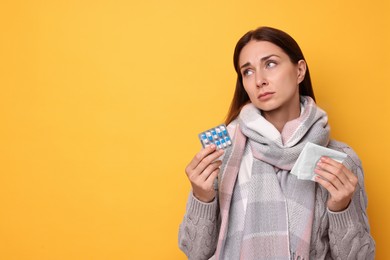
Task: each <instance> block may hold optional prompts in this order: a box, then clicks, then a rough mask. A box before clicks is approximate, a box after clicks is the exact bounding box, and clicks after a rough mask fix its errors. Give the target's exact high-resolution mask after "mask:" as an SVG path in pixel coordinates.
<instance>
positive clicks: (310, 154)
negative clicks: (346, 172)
mask: <svg viewBox="0 0 390 260" xmlns="http://www.w3.org/2000/svg"><path fill="white" fill-rule="evenodd" d="M322 156H327V157H329V158H331V159H333V160H335V161H338V162H339V163H342V162H343V161H344V159H345V158H347V154H345V153H342V152H339V151H335V150H332V149H329V148H326V147H323V146H320V145H316V144H313V143H310V142H307V143H306V145H305V147H304V148H303V150H302V152H301V154H300V155H299V157H298V159H297V161H296V162H295V164H294V166H293V168H292V169H291V173H292V174H294V175H295V176H297V177H298V179H300V180H311V181H314V177H315V175H316V174H315V173H314V169H315V168H316V165H317V163H318V161H319V160H320V159H321V157H322Z"/></svg>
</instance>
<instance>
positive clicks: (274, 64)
mask: <svg viewBox="0 0 390 260" xmlns="http://www.w3.org/2000/svg"><path fill="white" fill-rule="evenodd" d="M265 66H266V67H267V68H273V67H275V66H276V62H275V61H272V60H270V61H267V63H266V64H265Z"/></svg>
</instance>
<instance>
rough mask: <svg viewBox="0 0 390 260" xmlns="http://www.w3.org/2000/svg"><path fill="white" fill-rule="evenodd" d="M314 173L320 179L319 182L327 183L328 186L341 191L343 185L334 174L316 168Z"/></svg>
mask: <svg viewBox="0 0 390 260" xmlns="http://www.w3.org/2000/svg"><path fill="white" fill-rule="evenodd" d="M314 172H315V173H316V174H317V175H318V176H319V177H320V179H321V180H323V181H325V182H328V183H329V184H330V185H332V186H333V187H334V189H336V190H340V189H342V187H343V183H342V182H341V181H340V179H339V178H338V176H336V175H335V174H332V173H330V172H328V171H326V170H324V169H322V168H316V169H315V170H314Z"/></svg>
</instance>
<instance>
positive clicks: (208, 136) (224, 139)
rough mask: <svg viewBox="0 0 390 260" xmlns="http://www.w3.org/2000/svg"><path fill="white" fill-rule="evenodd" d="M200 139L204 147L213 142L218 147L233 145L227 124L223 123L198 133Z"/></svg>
mask: <svg viewBox="0 0 390 260" xmlns="http://www.w3.org/2000/svg"><path fill="white" fill-rule="evenodd" d="M198 137H199V140H200V142H201V143H202V146H203V148H206V147H207V146H210V145H212V144H214V145H215V147H216V148H217V150H218V149H226V148H228V147H229V146H231V145H232V140H231V139H230V135H229V132H228V131H227V129H226V125H224V124H221V125H219V126H216V127H213V128H210V129H208V130H206V131H203V132H202V133H200V134H198ZM213 186H214V190H218V178H216V179H215V180H214V185H213Z"/></svg>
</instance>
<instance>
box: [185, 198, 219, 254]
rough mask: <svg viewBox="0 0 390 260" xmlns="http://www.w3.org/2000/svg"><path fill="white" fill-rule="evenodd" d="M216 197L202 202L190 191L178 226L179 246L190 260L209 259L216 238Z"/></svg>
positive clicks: (214, 247)
mask: <svg viewBox="0 0 390 260" xmlns="http://www.w3.org/2000/svg"><path fill="white" fill-rule="evenodd" d="M218 225H219V224H218V199H217V198H215V199H214V200H213V201H212V202H210V203H203V202H201V201H199V200H198V199H196V198H195V197H194V196H193V194H192V192H191V194H190V196H189V198H188V201H187V209H186V213H185V215H184V218H183V221H182V223H181V224H180V228H179V248H180V249H181V250H182V251H183V252H184V253H185V254H186V255H187V257H188V259H190V260H198V259H199V260H203V259H209V258H210V257H211V256H212V255H213V254H214V252H215V249H216V247H217V240H218V229H219V227H218Z"/></svg>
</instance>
